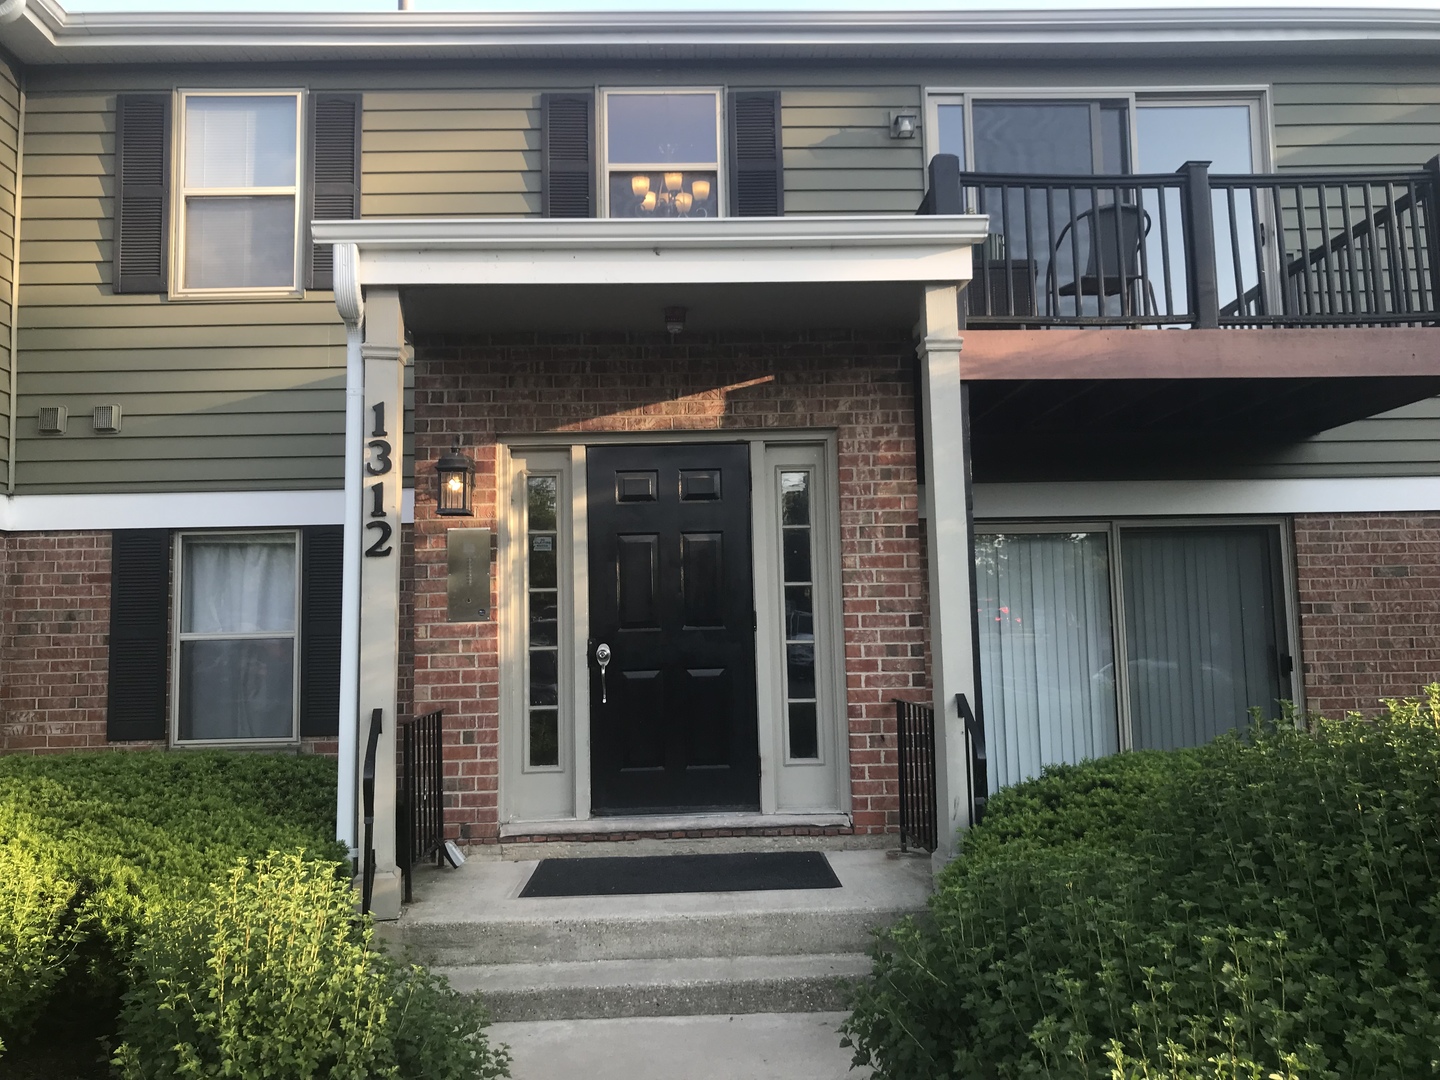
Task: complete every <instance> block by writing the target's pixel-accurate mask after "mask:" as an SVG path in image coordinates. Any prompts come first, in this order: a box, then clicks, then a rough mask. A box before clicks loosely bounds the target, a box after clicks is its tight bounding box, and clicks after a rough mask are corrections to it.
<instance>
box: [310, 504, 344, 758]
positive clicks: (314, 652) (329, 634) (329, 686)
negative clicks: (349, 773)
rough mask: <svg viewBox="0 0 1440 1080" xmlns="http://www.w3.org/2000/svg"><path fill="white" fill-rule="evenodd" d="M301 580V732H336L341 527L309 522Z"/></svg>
mask: <svg viewBox="0 0 1440 1080" xmlns="http://www.w3.org/2000/svg"><path fill="white" fill-rule="evenodd" d="M302 544H303V548H304V554H303V561H302V564H301V565H302V571H301V575H302V576H301V582H300V734H301V735H309V736H324V735H337V734H339V731H340V727H339V724H340V588H341V585H340V582H341V569H342V566H343V564H344V561H345V554H344V552H345V530H344V529H343V528H342V527H341V526H339V525H312V526H309V527H308V528H306V529H304V530H303V531H302Z"/></svg>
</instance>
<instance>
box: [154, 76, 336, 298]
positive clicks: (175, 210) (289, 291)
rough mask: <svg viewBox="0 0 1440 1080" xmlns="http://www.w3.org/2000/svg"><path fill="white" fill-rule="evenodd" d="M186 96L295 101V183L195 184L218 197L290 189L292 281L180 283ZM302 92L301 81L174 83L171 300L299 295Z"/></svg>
mask: <svg viewBox="0 0 1440 1080" xmlns="http://www.w3.org/2000/svg"><path fill="white" fill-rule="evenodd" d="M192 97H197V98H200V97H288V98H293V99H294V101H295V183H294V185H293V186H290V187H246V188H199V189H196V194H197V195H203V196H204V197H216V198H223V197H226V196H231V197H236V196H259V195H279V196H283V195H291V196H293V197H294V199H295V226H294V237H295V251H294V257H293V259H292V260H291V265H292V274H293V277H292V279H291V280H292V284H291V285H288V286H282V285H271V286H256V287H253V288H223V289H199V288H187V287H186V286H185V228H186V223H187V221H188V218H189V214H188V212H187V209H188V208H187V203H186V195H187V194H188V189H187V188H186V186H185V129H186V123H185V106H186V102H187V101H188V99H189V98H192ZM305 98H306V94H305V90H304V88H303V87H293V88H288V89H287V88H279V89H275V88H261V89H208V88H204V87H195V88H189V89H184V88H182V89H177V90H176V91H175V101H174V107H173V108H172V109H171V116H172V118H173V119H172V131H171V140H170V142H171V148H172V149H171V153H170V159H171V161H170V167H171V187H170V189H171V191H172V192H174V195H173V196H172V198H171V200H170V203H171V214H170V222H171V225H170V299H172V300H254V299H267V300H273V299H291V298H294V299H298V298H301V297H303V296H304V295H305V282H304V280H303V273H304V266H305V264H304V252H305V238H306V229H305V227H304V226H305V201H306V200H305V178H306V176H307V175H308V171H307V161H306V157H305V141H306V140H305V115H306V100H305Z"/></svg>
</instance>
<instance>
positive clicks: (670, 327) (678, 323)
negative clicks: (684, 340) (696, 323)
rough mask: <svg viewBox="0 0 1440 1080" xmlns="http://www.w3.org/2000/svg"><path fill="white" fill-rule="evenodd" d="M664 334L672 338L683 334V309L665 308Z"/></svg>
mask: <svg viewBox="0 0 1440 1080" xmlns="http://www.w3.org/2000/svg"><path fill="white" fill-rule="evenodd" d="M665 332H666V333H668V334H669V335H670V336H671V337H672V338H673V337H675V336H676V335H677V334H683V333H684V332H685V309H684V308H683V307H667V308H666V309H665Z"/></svg>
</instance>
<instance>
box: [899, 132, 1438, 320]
mask: <svg viewBox="0 0 1440 1080" xmlns="http://www.w3.org/2000/svg"><path fill="white" fill-rule="evenodd" d="M920 212H921V213H982V214H987V215H989V217H990V236H989V237H988V239H987V240H986V242H985V243H984V244H983V245H981V246H980V247H977V248H976V249H975V256H974V258H975V263H974V277H973V280H972V282H971V285H970V287H969V288H968V289H967V290H966V292H967V300H966V303H967V308H966V322H967V323H968V324H969V325H973V326H992V327H1021V328H1030V327H1055V326H1122V327H1144V326H1154V327H1161V326H1191V327H1201V328H1205V327H1219V326H1229V327H1275V326H1377V325H1409V326H1426V325H1436V324H1437V321H1440V295H1437V283H1436V274H1437V272H1440V158H1437V159H1434V160H1432V161H1431V162H1430V163H1429V164H1428V165H1426V166H1425V168H1423V169H1420V170H1416V171H1414V172H1405V173H1362V174H1353V173H1323V174H1322V173H1307V174H1296V173H1280V174H1268V175H1259V176H1211V175H1210V173H1209V170H1208V167H1207V166H1206V165H1205V163H1203V162H1189V163H1187V164H1186V165H1185V166H1184V167H1183V168H1181V169H1180V171H1179V172H1177V173H1174V174H1164V175H1149V176H1024V175H1001V174H990V173H962V172H960V170H959V164H958V162H957V161H956V159H955V158H954V157H949V156H947V155H937V157H936V158H935V159H934V160H933V161H932V162H931V188H930V191H929V192H927V194H926V199H925V203H924V204H922V206H921V210H920Z"/></svg>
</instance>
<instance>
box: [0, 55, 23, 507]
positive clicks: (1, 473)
mask: <svg viewBox="0 0 1440 1080" xmlns="http://www.w3.org/2000/svg"><path fill="white" fill-rule="evenodd" d="M19 120H20V87H19V84H18V83H17V81H16V77H15V72H14V71H13V70H11V68H10V65H9V64H8V63H6V62H5V61H3V60H0V483H8V482H9V480H10V467H11V466H10V432H11V427H12V425H13V423H14V417H13V415H12V414H13V407H14V402H13V401H11V399H10V378H11V366H12V364H13V362H14V358H13V357H12V356H11V355H10V331H11V325H12V321H13V319H14V312H12V311H11V307H10V304H11V299H12V298H13V296H14V289H15V266H14V253H15V192H16V189H17V188H18V186H19V184H18V182H17V169H18V164H19V156H18V154H19V145H20V130H19V127H18V124H19Z"/></svg>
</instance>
